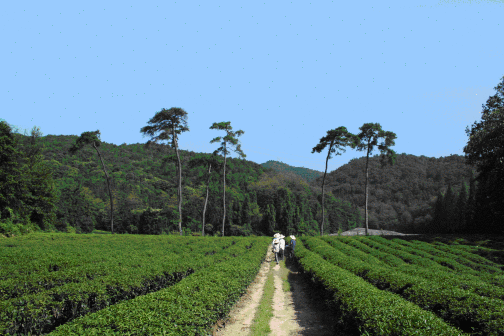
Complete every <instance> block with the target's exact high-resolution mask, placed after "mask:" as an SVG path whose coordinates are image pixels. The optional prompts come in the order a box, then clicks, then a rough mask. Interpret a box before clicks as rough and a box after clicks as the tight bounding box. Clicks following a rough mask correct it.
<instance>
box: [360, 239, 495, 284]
mask: <svg viewBox="0 0 504 336" xmlns="http://www.w3.org/2000/svg"><path fill="white" fill-rule="evenodd" d="M365 241H366V240H365ZM367 241H368V242H369V241H373V242H374V243H377V244H381V245H382V246H383V245H386V246H387V247H388V248H391V249H392V250H393V251H394V252H389V253H395V254H396V255H398V253H399V254H401V251H404V252H407V253H409V254H414V255H418V256H425V258H429V259H432V260H433V261H434V262H436V263H438V264H439V265H441V266H446V267H443V270H444V271H447V270H448V269H450V270H454V271H457V272H456V273H457V274H461V275H462V274H463V275H472V276H476V277H478V279H479V280H480V281H485V282H487V283H490V284H492V285H495V286H499V287H504V281H502V279H503V275H502V272H500V271H499V270H498V269H497V270H496V272H497V273H494V274H489V273H487V272H481V271H476V270H474V269H473V268H471V267H468V266H465V265H462V264H460V263H459V262H457V261H455V260H454V259H452V258H451V257H450V256H448V255H445V256H444V257H437V256H433V255H431V254H429V253H426V252H423V251H419V250H418V248H417V247H416V246H414V247H412V246H407V245H403V244H399V243H397V242H393V241H390V240H387V239H385V238H383V237H377V236H375V237H370V238H369V239H368V240H367ZM398 249H401V251H399V250H398ZM451 273H454V272H451Z"/></svg>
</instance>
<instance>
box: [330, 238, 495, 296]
mask: <svg viewBox="0 0 504 336" xmlns="http://www.w3.org/2000/svg"><path fill="white" fill-rule="evenodd" d="M322 240H324V241H325V242H327V243H329V244H330V245H331V246H332V247H334V248H335V249H337V250H338V251H341V252H343V253H345V255H346V256H347V258H348V257H350V258H352V257H355V255H356V252H359V253H361V251H359V250H357V249H356V248H353V247H350V246H348V245H345V244H344V243H342V240H341V239H332V238H329V237H323V238H322ZM356 244H361V245H364V246H365V247H366V248H368V249H371V248H370V247H368V246H367V245H365V244H362V243H360V242H357V241H356V240H354V241H353V244H352V246H354V247H355V246H357V247H360V248H362V247H361V246H360V245H356ZM371 250H372V251H373V253H374V255H375V256H376V258H377V259H378V260H380V261H382V260H384V261H386V263H385V265H383V264H381V263H380V262H378V263H377V262H372V261H366V262H368V263H369V264H374V265H377V266H391V267H392V270H393V271H397V272H401V273H404V274H408V275H412V276H416V277H421V278H423V279H425V280H430V281H434V282H440V283H443V284H444V285H445V286H450V287H453V288H459V289H463V290H470V291H474V293H476V294H478V295H481V296H486V297H489V298H494V299H501V300H502V299H504V288H501V287H498V286H494V285H492V284H491V283H488V282H486V281H483V280H482V279H481V278H479V277H477V276H474V275H467V274H458V273H453V272H444V267H442V266H441V265H438V264H435V265H434V266H427V267H419V266H418V263H417V264H415V265H412V264H408V263H405V262H404V261H403V260H401V259H400V258H397V257H395V256H391V255H390V254H387V253H385V252H383V251H380V250H378V249H371ZM394 258H395V259H394Z"/></svg>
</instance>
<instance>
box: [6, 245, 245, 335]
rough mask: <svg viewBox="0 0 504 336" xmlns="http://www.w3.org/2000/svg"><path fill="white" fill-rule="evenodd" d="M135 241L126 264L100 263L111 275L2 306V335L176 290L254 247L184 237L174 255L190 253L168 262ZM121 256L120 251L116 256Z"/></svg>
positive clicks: (49, 326) (42, 328)
mask: <svg viewBox="0 0 504 336" xmlns="http://www.w3.org/2000/svg"><path fill="white" fill-rule="evenodd" d="M195 238H197V237H195ZM140 240H141V239H140ZM135 241H137V242H138V241H139V239H138V238H136V237H134V236H132V238H130V240H129V244H128V245H124V244H123V245H122V246H123V248H122V249H123V251H124V252H125V253H124V255H125V257H124V259H122V261H120V262H119V263H120V265H118V264H116V263H117V261H118V260H120V259H113V258H112V260H111V263H112V265H108V264H107V262H105V261H104V262H102V263H100V265H101V267H102V268H103V269H105V270H107V272H105V273H104V274H106V275H103V276H96V274H95V277H94V278H92V279H88V280H87V281H86V278H85V277H84V278H83V277H81V278H80V279H79V281H76V282H67V283H64V284H63V285H61V286H56V287H54V288H51V289H49V290H41V291H40V292H37V293H34V294H27V295H23V296H21V297H16V298H12V299H9V300H4V301H0V333H21V334H27V333H31V334H35V335H38V334H41V333H47V332H50V331H51V330H54V328H55V327H57V326H59V325H61V324H63V323H66V322H68V321H71V320H73V319H75V318H77V317H79V316H83V315H85V314H88V313H92V312H96V311H98V310H100V309H103V308H106V307H108V306H111V305H114V304H116V303H118V302H120V301H123V300H129V299H132V298H135V297H137V296H140V295H145V294H147V293H151V292H155V291H158V290H160V289H163V288H166V287H169V286H172V285H174V284H176V283H177V282H179V281H180V280H182V279H183V278H185V277H186V276H188V275H190V274H192V273H194V271H198V270H200V269H203V268H205V267H208V266H211V265H214V264H217V263H220V262H223V261H226V260H229V259H231V258H234V257H235V256H238V255H242V254H244V253H246V252H247V251H248V250H249V249H250V248H252V245H253V243H254V242H253V241H247V240H245V239H233V238H231V237H229V238H228V237H225V238H220V239H212V240H209V239H204V238H203V239H199V240H194V241H193V242H192V243H193V244H189V245H188V244H187V243H188V242H189V243H191V241H192V240H187V239H185V237H179V239H170V244H171V245H172V247H173V249H174V250H176V251H177V252H178V251H185V254H183V255H182V254H177V253H175V252H174V251H172V252H171V253H170V252H169V254H168V255H166V256H164V257H162V256H161V255H157V256H156V258H154V257H153V256H155V252H154V250H153V249H149V250H148V251H147V252H145V250H143V251H142V249H141V248H137V247H140V246H141V244H135ZM176 245H179V248H177V246H176ZM152 247H155V245H154V246H152ZM82 248H83V249H85V248H86V246H85V245H83V246H82ZM100 251H103V253H104V254H106V253H109V252H110V251H109V250H108V248H107V247H105V246H103V247H102V250H100V249H98V250H97V252H95V253H99V252H100ZM132 251H133V252H132ZM134 251H136V252H134ZM119 252H120V251H117V250H116V253H119ZM102 255H103V254H102ZM130 260H133V263H130ZM107 266H110V267H107ZM126 266H128V267H126ZM83 267H85V266H83ZM72 269H74V268H66V269H64V270H63V271H62V272H63V273H64V277H68V276H70V275H71V272H70V271H71V270H72ZM69 272H70V273H69ZM37 274H38V275H39V276H40V277H41V279H45V278H44V277H45V276H46V274H45V273H36V274H35V276H36V275H37ZM1 285H2V284H1V283H0V286H1Z"/></svg>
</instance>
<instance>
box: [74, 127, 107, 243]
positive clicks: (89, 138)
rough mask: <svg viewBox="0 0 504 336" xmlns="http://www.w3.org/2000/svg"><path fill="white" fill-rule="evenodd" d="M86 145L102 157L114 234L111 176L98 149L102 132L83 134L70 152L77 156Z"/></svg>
mask: <svg viewBox="0 0 504 336" xmlns="http://www.w3.org/2000/svg"><path fill="white" fill-rule="evenodd" d="M86 145H92V146H93V148H94V149H95V150H96V152H97V153H98V156H99V157H100V161H101V163H102V167H103V171H104V172H105V177H106V179H107V188H108V193H109V197H110V231H111V232H112V234H113V233H114V202H113V200H112V192H111V191H110V181H109V176H108V174H107V169H106V168H105V164H104V163H103V158H102V156H101V153H100V151H99V150H98V147H100V145H101V141H100V130H97V131H94V132H83V133H82V134H81V136H80V137H79V138H78V139H77V140H76V142H75V143H74V144H73V145H72V147H70V149H69V150H68V152H69V153H70V154H75V153H76V152H77V151H79V150H81V149H82V148H83V147H84V146H86Z"/></svg>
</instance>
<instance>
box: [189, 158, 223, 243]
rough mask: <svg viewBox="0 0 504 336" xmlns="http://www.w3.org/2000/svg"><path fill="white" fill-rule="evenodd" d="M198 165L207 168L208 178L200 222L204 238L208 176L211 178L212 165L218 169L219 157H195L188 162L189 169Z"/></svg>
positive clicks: (208, 179) (208, 178)
mask: <svg viewBox="0 0 504 336" xmlns="http://www.w3.org/2000/svg"><path fill="white" fill-rule="evenodd" d="M200 165H204V166H208V176H207V182H206V197H205V205H204V206H203V220H202V228H201V235H202V236H205V214H206V209H207V203H208V190H209V186H210V176H211V171H212V165H213V166H214V167H219V165H220V162H219V157H218V156H217V155H211V156H196V158H194V159H193V160H191V161H190V162H189V167H190V168H191V167H197V166H200Z"/></svg>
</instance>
